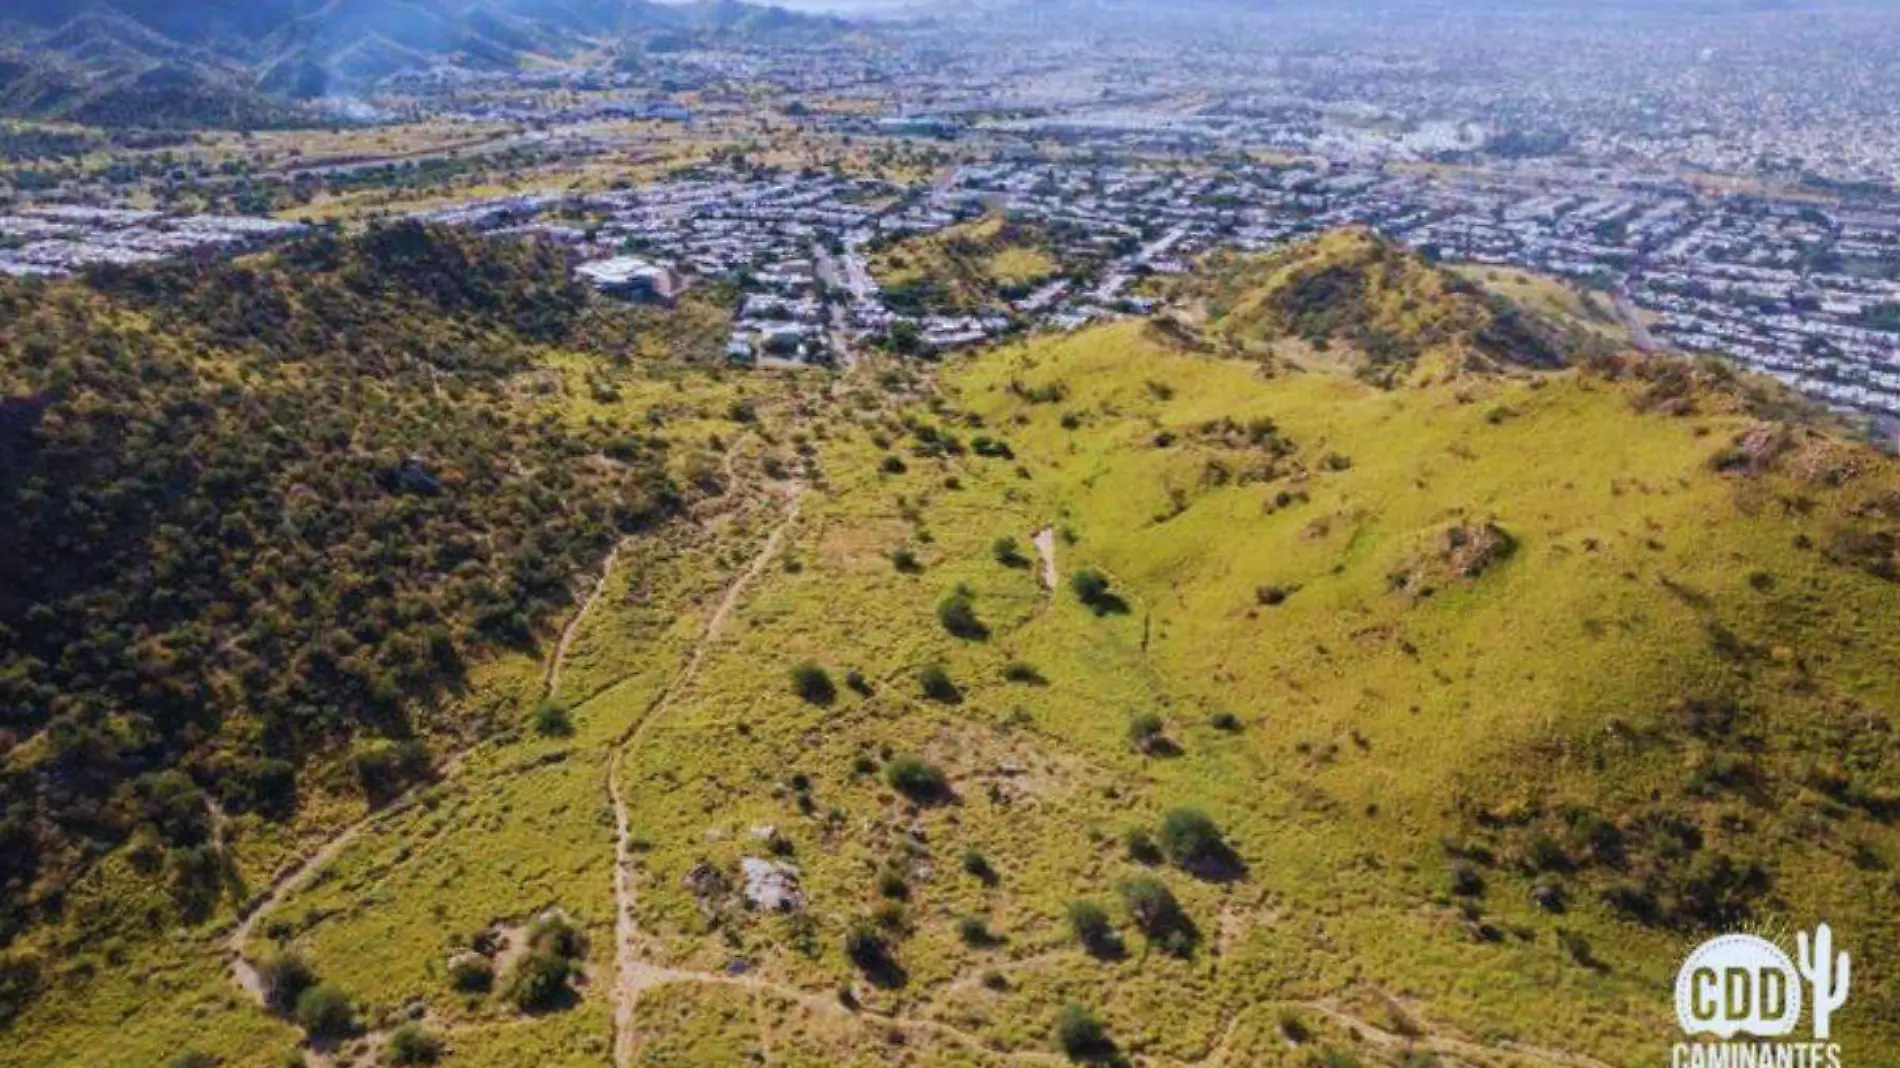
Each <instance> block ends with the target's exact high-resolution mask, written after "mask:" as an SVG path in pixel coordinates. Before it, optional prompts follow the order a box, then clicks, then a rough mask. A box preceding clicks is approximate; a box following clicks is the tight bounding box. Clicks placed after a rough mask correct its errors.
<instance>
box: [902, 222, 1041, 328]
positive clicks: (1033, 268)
mask: <svg viewBox="0 0 1900 1068" xmlns="http://www.w3.org/2000/svg"><path fill="white" fill-rule="evenodd" d="M871 271H872V274H873V276H874V277H875V278H876V279H877V281H878V284H879V285H881V286H883V287H884V292H885V298H886V300H888V301H889V302H890V305H891V307H892V308H893V309H895V310H897V311H898V312H899V313H901V314H907V315H926V314H931V315H973V314H976V313H979V312H1002V313H1007V312H1008V310H1009V304H1010V303H1011V302H1012V301H1018V300H1021V299H1023V298H1024V297H1027V296H1029V295H1030V293H1031V292H1033V291H1034V290H1035V288H1036V287H1037V286H1038V285H1041V284H1043V283H1045V282H1047V281H1049V280H1050V279H1051V278H1053V277H1055V276H1056V275H1057V274H1058V273H1059V264H1058V262H1057V257H1056V256H1055V254H1054V251H1053V249H1052V242H1051V240H1050V237H1049V235H1048V234H1047V233H1045V232H1044V230H1043V228H1042V227H1040V226H1038V225H1036V224H1033V223H1025V222H1019V221H1015V220H1011V219H1006V218H1003V217H1002V216H998V215H991V216H986V217H984V218H982V219H979V220H976V221H974V222H968V223H964V224H962V225H959V226H952V227H949V228H947V229H945V230H942V231H940V232H937V233H933V234H927V235H924V236H920V237H911V238H906V239H903V240H899V241H896V242H893V243H891V244H889V245H887V246H885V247H883V248H881V249H879V250H877V252H876V255H875V256H874V258H873V259H872V262H871Z"/></svg>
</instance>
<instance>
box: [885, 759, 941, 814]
mask: <svg viewBox="0 0 1900 1068" xmlns="http://www.w3.org/2000/svg"><path fill="white" fill-rule="evenodd" d="M884 781H885V782H887V783H889V784H890V787H891V789H893V790H896V791H897V792H898V793H900V794H903V795H904V796H905V797H908V798H910V799H911V800H912V801H914V802H916V803H918V804H920V805H928V804H935V803H937V802H940V801H945V800H948V799H949V797H950V779H949V778H948V777H947V776H945V775H944V773H943V770H942V769H941V768H938V767H937V766H935V765H934V764H929V763H926V762H924V761H923V760H922V759H921V758H919V757H914V756H901V757H897V758H896V759H894V760H892V761H891V762H890V763H889V764H886V765H885V766H884Z"/></svg>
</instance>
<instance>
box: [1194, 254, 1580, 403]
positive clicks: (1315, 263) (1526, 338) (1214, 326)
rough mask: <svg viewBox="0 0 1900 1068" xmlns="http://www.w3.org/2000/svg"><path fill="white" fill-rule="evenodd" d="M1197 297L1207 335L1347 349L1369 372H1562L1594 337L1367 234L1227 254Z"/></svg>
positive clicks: (1233, 341)
mask: <svg viewBox="0 0 1900 1068" xmlns="http://www.w3.org/2000/svg"><path fill="white" fill-rule="evenodd" d="M1189 289H1190V293H1191V295H1193V296H1196V297H1199V298H1200V299H1201V300H1203V301H1204V302H1205V304H1206V315H1207V319H1208V330H1209V332H1210V333H1211V334H1212V335H1213V336H1215V337H1217V338H1219V339H1221V340H1222V341H1224V342H1225V343H1227V344H1228V345H1231V346H1234V347H1236V348H1240V349H1244V350H1251V351H1265V350H1268V349H1270V348H1271V347H1272V345H1273V343H1275V342H1283V341H1299V342H1304V343H1306V344H1308V345H1309V346H1313V347H1316V348H1319V349H1321V350H1322V351H1323V350H1324V349H1325V348H1326V347H1327V346H1330V345H1331V344H1333V343H1338V344H1340V345H1341V346H1346V347H1350V348H1351V349H1352V350H1353V351H1354V353H1355V354H1356V355H1357V356H1358V357H1359V358H1360V362H1359V364H1358V367H1359V369H1360V370H1361V372H1362V373H1364V374H1366V375H1367V376H1369V377H1382V378H1386V379H1392V378H1394V377H1398V376H1404V375H1411V374H1424V375H1431V374H1440V373H1460V372H1464V371H1495V370H1498V369H1501V368H1505V367H1541V368H1546V369H1548V368H1551V367H1557V366H1561V365H1562V364H1564V363H1565V362H1567V361H1568V360H1569V359H1571V358H1572V357H1574V356H1576V355H1580V354H1581V352H1582V350H1583V348H1584V345H1585V343H1586V342H1588V341H1590V340H1592V339H1590V338H1588V337H1587V336H1583V335H1580V334H1579V332H1577V331H1575V330H1570V331H1566V330H1565V329H1564V327H1563V325H1562V324H1559V323H1556V322H1553V321H1550V320H1548V319H1545V318H1543V317H1541V316H1538V315H1535V314H1532V313H1530V312H1527V311H1526V310H1525V309H1523V308H1521V307H1519V306H1517V305H1514V304H1512V303H1510V302H1509V301H1506V300H1503V299H1501V298H1496V297H1487V296H1486V295H1485V294H1483V293H1482V292H1481V291H1480V290H1478V289H1477V288H1476V287H1475V286H1473V285H1471V284H1469V283H1466V282H1464V281H1463V280H1462V279H1460V278H1458V277H1457V276H1455V275H1453V274H1451V273H1449V272H1446V271H1442V270H1440V269H1439V268H1437V267H1436V266H1434V265H1432V264H1430V263H1427V262H1426V261H1425V260H1424V259H1423V258H1422V257H1420V256H1418V255H1417V254H1416V253H1413V252H1409V251H1407V250H1405V249H1403V248H1401V247H1399V246H1398V245H1395V244H1393V243H1391V242H1389V241H1386V240H1384V239H1383V238H1380V237H1378V236H1377V235H1375V234H1372V233H1370V232H1368V231H1363V230H1348V231H1340V232H1337V233H1333V234H1329V235H1326V236H1325V237H1322V238H1320V239H1318V240H1315V241H1309V242H1304V243H1301V244H1298V245H1295V246H1293V247H1291V248H1289V249H1287V250H1285V251H1283V252H1280V253H1276V254H1273V255H1268V256H1263V257H1254V258H1248V257H1232V256H1229V257H1222V258H1220V259H1219V260H1218V262H1216V263H1215V264H1213V265H1211V266H1210V268H1209V271H1208V274H1207V275H1206V276H1205V278H1204V280H1203V281H1202V282H1199V283H1194V284H1191V285H1190V287H1189Z"/></svg>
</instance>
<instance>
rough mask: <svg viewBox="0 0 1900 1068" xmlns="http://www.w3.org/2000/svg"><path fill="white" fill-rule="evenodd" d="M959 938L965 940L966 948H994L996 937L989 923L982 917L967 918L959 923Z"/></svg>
mask: <svg viewBox="0 0 1900 1068" xmlns="http://www.w3.org/2000/svg"><path fill="white" fill-rule="evenodd" d="M957 937H959V938H961V939H963V944H964V945H966V946H977V947H982V946H993V945H995V944H996V935H995V933H994V932H992V931H991V930H990V925H989V921H987V920H985V919H984V918H983V917H981V916H965V917H963V918H962V919H961V920H958V921H957Z"/></svg>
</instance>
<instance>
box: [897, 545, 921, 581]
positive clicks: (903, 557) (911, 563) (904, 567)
mask: <svg viewBox="0 0 1900 1068" xmlns="http://www.w3.org/2000/svg"><path fill="white" fill-rule="evenodd" d="M891 566H892V567H895V568H896V569H897V570H898V571H899V572H901V573H903V574H906V575H915V574H917V573H919V572H921V571H922V570H923V569H924V565H923V562H922V561H920V560H918V559H917V553H916V551H915V550H913V549H911V548H910V547H909V546H903V547H899V548H896V549H892V550H891Z"/></svg>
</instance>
